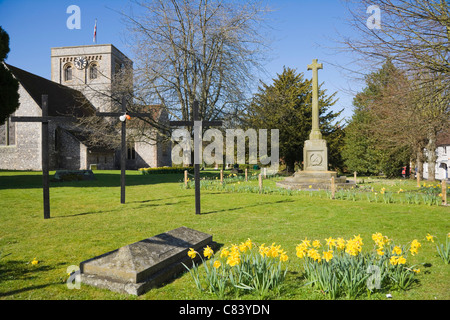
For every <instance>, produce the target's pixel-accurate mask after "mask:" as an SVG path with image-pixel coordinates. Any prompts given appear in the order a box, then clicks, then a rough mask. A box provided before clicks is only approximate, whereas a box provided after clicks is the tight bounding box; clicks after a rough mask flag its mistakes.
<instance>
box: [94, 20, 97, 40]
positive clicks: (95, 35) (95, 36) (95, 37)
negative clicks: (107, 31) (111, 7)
mask: <svg viewBox="0 0 450 320" xmlns="http://www.w3.org/2000/svg"><path fill="white" fill-rule="evenodd" d="M94 43H97V19H95V26H94Z"/></svg>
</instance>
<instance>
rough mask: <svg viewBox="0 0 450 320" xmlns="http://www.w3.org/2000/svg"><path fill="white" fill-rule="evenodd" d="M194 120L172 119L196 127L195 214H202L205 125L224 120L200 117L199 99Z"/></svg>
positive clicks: (195, 103)
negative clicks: (202, 158) (201, 164)
mask: <svg viewBox="0 0 450 320" xmlns="http://www.w3.org/2000/svg"><path fill="white" fill-rule="evenodd" d="M193 116H194V119H193V121H170V122H169V123H170V125H171V126H178V127H182V126H189V127H194V180H195V214H201V208H200V162H201V161H200V154H201V152H202V128H203V126H205V127H206V126H221V125H222V121H203V120H201V119H200V114H199V110H198V101H194V105H193Z"/></svg>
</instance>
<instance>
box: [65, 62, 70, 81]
mask: <svg viewBox="0 0 450 320" xmlns="http://www.w3.org/2000/svg"><path fill="white" fill-rule="evenodd" d="M70 80H72V66H71V65H70V64H69V65H67V66H65V67H64V81H70Z"/></svg>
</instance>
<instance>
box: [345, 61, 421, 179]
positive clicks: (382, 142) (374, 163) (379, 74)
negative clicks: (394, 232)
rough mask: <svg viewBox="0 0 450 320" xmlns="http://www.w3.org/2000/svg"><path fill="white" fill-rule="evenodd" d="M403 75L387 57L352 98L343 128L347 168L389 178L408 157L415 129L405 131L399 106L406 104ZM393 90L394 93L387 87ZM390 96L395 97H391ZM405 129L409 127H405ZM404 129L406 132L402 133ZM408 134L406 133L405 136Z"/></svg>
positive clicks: (405, 116) (397, 172)
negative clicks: (347, 117)
mask: <svg viewBox="0 0 450 320" xmlns="http://www.w3.org/2000/svg"><path fill="white" fill-rule="evenodd" d="M402 76H403V74H402V72H401V71H400V70H398V69H397V68H396V67H395V66H394V64H393V63H392V60H390V59H387V60H386V62H385V63H384V64H383V66H382V67H381V68H380V70H378V71H376V72H372V73H371V74H369V75H368V76H367V77H366V87H365V88H364V90H363V91H362V92H361V93H358V94H357V95H356V97H355V99H354V101H353V105H354V106H355V110H354V115H353V117H352V119H351V121H350V123H349V124H348V126H347V127H346V129H345V131H346V138H345V147H344V150H343V156H344V158H345V163H346V165H347V166H348V168H349V169H350V170H351V171H357V172H360V173H362V174H377V173H379V172H383V173H384V174H385V175H387V176H389V177H393V176H397V175H400V173H401V167H403V166H405V165H407V164H408V163H409V159H410V152H409V151H410V150H411V145H410V144H409V143H410V142H411V141H413V140H414V139H415V138H417V136H420V135H419V134H418V133H417V131H416V132H415V131H414V130H412V131H409V130H407V127H406V125H407V124H408V122H409V121H410V120H411V118H410V117H409V114H408V113H405V112H404V111H405V110H404V109H403V108H402V106H409V103H408V101H407V100H405V101H402V99H405V98H406V97H408V95H406V96H405V93H404V92H402V90H400V89H399V88H403V89H404V88H405V87H404V86H401V85H400V84H404V81H405V79H404V78H403V77H402ZM393 88H396V89H397V93H398V96H396V95H394V94H393V93H392V92H391V90H393ZM393 97H395V98H397V99H398V100H395V101H394V100H393ZM408 128H409V127H408ZM404 132H406V133H404ZM408 135H409V136H408Z"/></svg>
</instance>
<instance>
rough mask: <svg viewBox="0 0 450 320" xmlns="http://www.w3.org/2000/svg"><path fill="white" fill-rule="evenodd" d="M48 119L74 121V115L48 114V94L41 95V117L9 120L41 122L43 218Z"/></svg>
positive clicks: (46, 206) (47, 188) (47, 199)
mask: <svg viewBox="0 0 450 320" xmlns="http://www.w3.org/2000/svg"><path fill="white" fill-rule="evenodd" d="M49 121H66V122H72V121H76V118H75V117H67V116H60V117H58V116H49V115H48V95H46V94H44V95H42V117H34V116H32V117H30V116H24V117H11V122H41V123H42V128H41V130H42V134H41V145H42V160H41V161H42V190H43V195H44V219H50V186H49V150H48V123H49Z"/></svg>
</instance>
